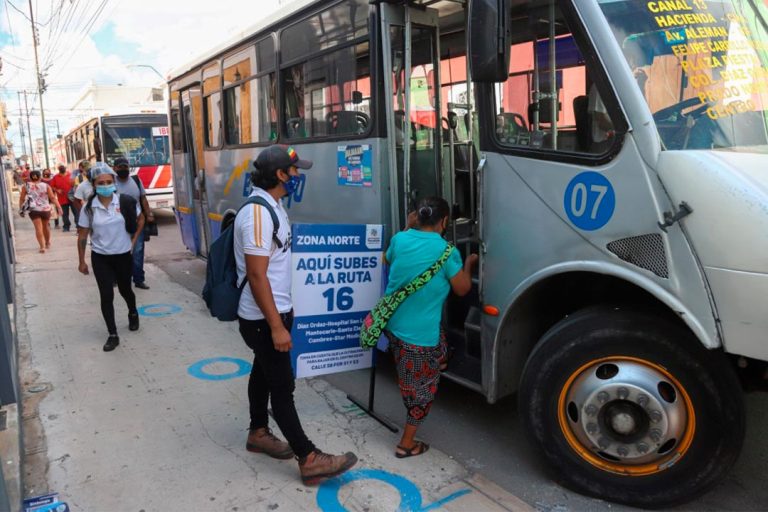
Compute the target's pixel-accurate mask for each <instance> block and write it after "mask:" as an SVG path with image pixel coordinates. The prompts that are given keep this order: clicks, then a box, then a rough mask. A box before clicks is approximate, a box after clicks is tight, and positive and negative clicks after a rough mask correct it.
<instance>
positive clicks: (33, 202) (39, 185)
mask: <svg viewBox="0 0 768 512" xmlns="http://www.w3.org/2000/svg"><path fill="white" fill-rule="evenodd" d="M41 178H42V173H41V172H40V171H39V170H37V169H36V170H34V171H30V173H29V183H25V184H24V185H23V186H22V187H21V193H20V195H19V210H20V214H21V215H22V216H24V214H25V213H26V214H28V215H29V219H30V220H31V221H32V224H34V226H35V237H36V238H37V243H38V244H39V245H40V252H41V253H44V252H45V250H46V249H50V247H51V225H50V224H49V223H48V221H49V220H50V218H51V211H52V210H54V209H55V210H57V211H58V210H60V209H61V208H60V207H59V203H58V201H57V200H56V194H54V193H53V189H52V188H51V187H49V186H48V185H47V184H46V183H43V181H42V180H41Z"/></svg>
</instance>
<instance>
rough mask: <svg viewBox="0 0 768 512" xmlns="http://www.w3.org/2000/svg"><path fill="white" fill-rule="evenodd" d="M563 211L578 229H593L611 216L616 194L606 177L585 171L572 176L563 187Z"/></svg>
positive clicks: (602, 224) (601, 225)
mask: <svg viewBox="0 0 768 512" xmlns="http://www.w3.org/2000/svg"><path fill="white" fill-rule="evenodd" d="M563 206H564V207H565V213H566V214H567V215H568V218H569V219H570V221H571V222H572V223H573V225H574V226H576V227H577V228H579V229H583V230H584V231H595V230H597V229H600V228H602V227H603V226H605V225H606V224H608V221H610V220H611V217H613V212H614V210H615V209H616V194H615V193H614V191H613V185H611V182H610V181H608V178H606V177H605V176H603V175H602V174H600V173H597V172H592V171H587V172H583V173H581V174H578V175H577V176H576V177H574V178H573V179H572V180H571V182H570V183H568V187H566V189H565V198H564V201H563Z"/></svg>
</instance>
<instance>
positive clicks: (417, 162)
mask: <svg viewBox="0 0 768 512" xmlns="http://www.w3.org/2000/svg"><path fill="white" fill-rule="evenodd" d="M381 14H382V16H381V19H382V32H381V33H382V43H383V44H382V48H383V57H384V59H383V60H384V69H385V70H387V71H385V76H386V75H388V76H389V79H387V80H385V88H386V89H385V95H386V96H385V97H386V98H387V105H386V107H387V123H388V127H389V129H388V133H389V134H390V137H389V140H390V141H391V143H390V146H389V149H390V161H391V162H394V163H395V164H394V169H393V170H392V171H393V172H392V178H391V179H392V190H393V191H396V193H397V197H396V198H393V204H395V205H397V208H396V209H395V208H393V215H392V225H393V226H395V229H397V228H402V227H404V226H405V224H406V219H407V216H408V212H409V211H412V210H414V209H415V207H416V204H417V203H418V201H419V200H420V199H421V198H424V197H428V196H435V195H442V193H441V192H442V182H443V180H442V177H441V176H440V169H441V167H440V149H441V145H440V144H441V142H440V139H441V136H440V87H439V84H440V77H439V72H440V66H439V61H438V58H439V55H440V52H439V31H438V26H437V23H438V17H437V11H434V10H432V9H424V10H416V9H413V8H409V7H406V6H402V5H391V4H381Z"/></svg>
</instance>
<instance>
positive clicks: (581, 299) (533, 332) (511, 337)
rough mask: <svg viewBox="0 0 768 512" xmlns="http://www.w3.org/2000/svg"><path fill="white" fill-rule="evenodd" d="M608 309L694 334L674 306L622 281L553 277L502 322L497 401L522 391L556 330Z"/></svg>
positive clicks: (585, 275) (590, 275)
mask: <svg viewBox="0 0 768 512" xmlns="http://www.w3.org/2000/svg"><path fill="white" fill-rule="evenodd" d="M607 304H608V305H613V306H621V307H625V308H633V309H637V310H642V311H648V312H652V313H654V314H656V315H659V316H660V317H663V318H665V319H666V320H667V321H669V322H672V323H676V324H678V325H680V326H681V327H682V328H684V329H686V330H688V331H691V329H690V327H689V326H688V325H687V324H686V323H685V321H684V320H683V319H682V318H681V315H680V314H679V313H678V312H676V311H674V310H673V309H672V307H671V306H670V305H669V304H666V303H664V302H663V301H662V300H660V299H659V298H658V297H656V296H655V295H653V294H652V293H650V292H649V291H648V290H646V289H645V288H643V287H642V286H639V285H638V284H635V283H632V282H629V281H627V280H626V279H622V278H621V277H618V276H615V275H611V274H599V273H596V272H588V271H569V272H562V273H557V274H553V275H550V276H547V277H545V278H543V279H541V280H539V281H536V282H535V283H533V284H532V285H530V286H529V287H528V288H527V289H526V290H525V291H524V292H523V293H521V294H520V295H519V296H518V297H517V298H516V299H515V300H514V302H513V303H512V305H511V306H510V307H509V308H508V309H507V310H506V311H505V313H504V314H503V316H502V319H501V323H500V326H499V328H498V333H497V336H496V340H495V345H496V347H497V359H496V364H497V372H496V374H497V375H498V378H497V382H496V386H495V389H492V390H491V392H492V398H493V399H492V400H491V401H493V402H495V401H496V400H498V399H500V398H502V397H504V396H507V395H510V394H512V393H514V392H515V391H517V389H518V387H519V384H520V378H521V376H522V373H523V367H524V365H525V362H526V360H527V359H528V356H529V355H530V354H531V352H532V351H533V350H534V348H535V346H536V344H537V343H538V342H539V340H540V339H541V338H542V336H543V335H544V333H546V332H547V331H548V330H549V329H550V328H551V327H552V326H554V325H555V324H556V323H557V322H559V321H561V320H562V319H563V318H565V317H567V316H568V315H570V314H573V313H575V312H576V311H579V310H582V309H584V308H588V307H592V306H598V305H607ZM692 334H693V333H692ZM694 336H695V335H694ZM697 339H698V338H697ZM700 343H702V344H703V343H704V341H703V340H700Z"/></svg>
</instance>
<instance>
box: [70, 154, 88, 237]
mask: <svg viewBox="0 0 768 512" xmlns="http://www.w3.org/2000/svg"><path fill="white" fill-rule="evenodd" d="M77 169H78V171H79V172H78V174H77V176H74V177H73V178H72V188H73V189H74V192H72V204H74V205H75V223H77V221H78V219H79V215H80V210H81V209H82V207H83V203H85V202H86V201H87V200H88V198H89V197H91V196H92V195H93V185H91V180H90V178H89V176H90V172H91V162H89V161H88V160H81V161H80V163H79V164H78V166H77Z"/></svg>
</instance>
